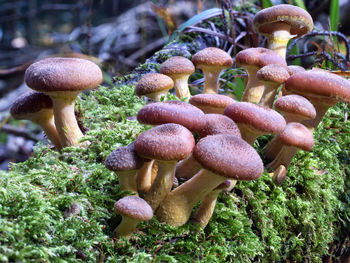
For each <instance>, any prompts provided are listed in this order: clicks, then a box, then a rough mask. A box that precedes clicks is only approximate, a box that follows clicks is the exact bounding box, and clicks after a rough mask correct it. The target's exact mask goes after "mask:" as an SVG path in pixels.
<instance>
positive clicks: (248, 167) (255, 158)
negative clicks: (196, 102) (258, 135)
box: [193, 134, 264, 180]
mask: <svg viewBox="0 0 350 263" xmlns="http://www.w3.org/2000/svg"><path fill="white" fill-rule="evenodd" d="M193 156H194V158H195V159H196V160H197V161H198V162H199V163H200V164H201V165H202V166H203V167H204V168H205V169H207V170H210V171H212V172H213V173H216V174H218V175H221V176H224V177H228V178H232V179H236V180H254V179H257V178H259V177H260V176H261V175H262V173H263V171H264V167H263V163H262V161H261V159H260V156H259V154H258V153H257V152H256V151H255V150H254V148H253V147H252V146H250V145H249V144H248V143H246V142H245V141H243V140H242V139H241V138H239V137H236V136H233V135H226V134H220V135H212V136H207V137H205V138H202V139H201V140H200V141H199V142H198V143H197V145H196V147H195V148H194V150H193Z"/></svg>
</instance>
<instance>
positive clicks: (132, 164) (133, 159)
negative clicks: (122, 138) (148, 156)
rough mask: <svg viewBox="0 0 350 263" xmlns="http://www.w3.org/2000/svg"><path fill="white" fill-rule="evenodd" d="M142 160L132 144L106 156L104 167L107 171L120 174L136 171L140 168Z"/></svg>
mask: <svg viewBox="0 0 350 263" xmlns="http://www.w3.org/2000/svg"><path fill="white" fill-rule="evenodd" d="M143 163H144V159H143V158H141V157H140V156H138V155H137V154H136V152H135V148H134V143H131V144H130V145H128V146H126V147H119V148H117V149H116V150H114V151H113V152H111V154H110V155H108V157H107V159H106V161H105V166H106V167H107V169H109V170H112V171H116V172H122V171H132V170H138V169H140V168H141V167H142V165H143Z"/></svg>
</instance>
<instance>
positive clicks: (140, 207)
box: [114, 195, 153, 237]
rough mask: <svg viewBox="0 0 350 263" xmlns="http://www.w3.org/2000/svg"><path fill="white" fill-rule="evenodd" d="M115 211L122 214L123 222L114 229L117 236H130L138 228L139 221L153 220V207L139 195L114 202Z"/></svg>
mask: <svg viewBox="0 0 350 263" xmlns="http://www.w3.org/2000/svg"><path fill="white" fill-rule="evenodd" d="M114 211H115V212H116V213H118V214H120V215H121V216H122V221H121V223H120V224H119V225H118V226H117V228H116V229H115V230H114V235H115V236H116V237H128V236H130V235H131V234H132V233H133V232H134V231H135V229H136V226H137V224H138V223H140V222H142V221H148V220H151V219H152V217H153V211H152V208H151V207H150V206H149V205H148V204H147V202H146V201H145V200H143V199H142V198H140V197H138V196H133V195H129V196H125V197H123V198H122V199H119V200H118V201H117V202H116V203H115V204H114Z"/></svg>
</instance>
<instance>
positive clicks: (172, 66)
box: [159, 56, 195, 76]
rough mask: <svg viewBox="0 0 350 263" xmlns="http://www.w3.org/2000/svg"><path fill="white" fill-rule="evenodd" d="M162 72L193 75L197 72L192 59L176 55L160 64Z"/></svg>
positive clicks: (168, 74) (170, 74) (173, 74)
mask: <svg viewBox="0 0 350 263" xmlns="http://www.w3.org/2000/svg"><path fill="white" fill-rule="evenodd" d="M159 72H160V73H162V74H165V75H167V76H176V75H191V74H192V73H194V72H195V67H194V65H193V63H192V62H191V60H189V59H187V58H185V57H181V56H175V57H171V58H169V59H167V60H166V61H164V62H163V63H162V64H161V65H160V70H159Z"/></svg>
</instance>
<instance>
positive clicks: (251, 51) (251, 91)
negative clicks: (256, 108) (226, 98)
mask: <svg viewBox="0 0 350 263" xmlns="http://www.w3.org/2000/svg"><path fill="white" fill-rule="evenodd" d="M235 64H236V65H237V66H239V67H242V68H244V69H245V70H246V71H247V73H248V82H247V85H246V88H245V90H244V93H243V96H242V101H247V102H252V103H259V102H260V99H261V96H262V95H263V93H264V85H263V84H262V83H261V82H260V81H259V80H258V79H257V77H256V73H257V71H258V70H259V69H261V68H262V67H265V66H267V65H269V64H277V65H279V66H282V67H284V68H285V67H287V63H286V61H285V60H284V59H283V58H281V56H279V55H277V54H276V53H275V52H273V51H272V50H269V49H266V48H261V47H258V48H248V49H245V50H242V51H240V52H238V53H237V55H236V56H235Z"/></svg>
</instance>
